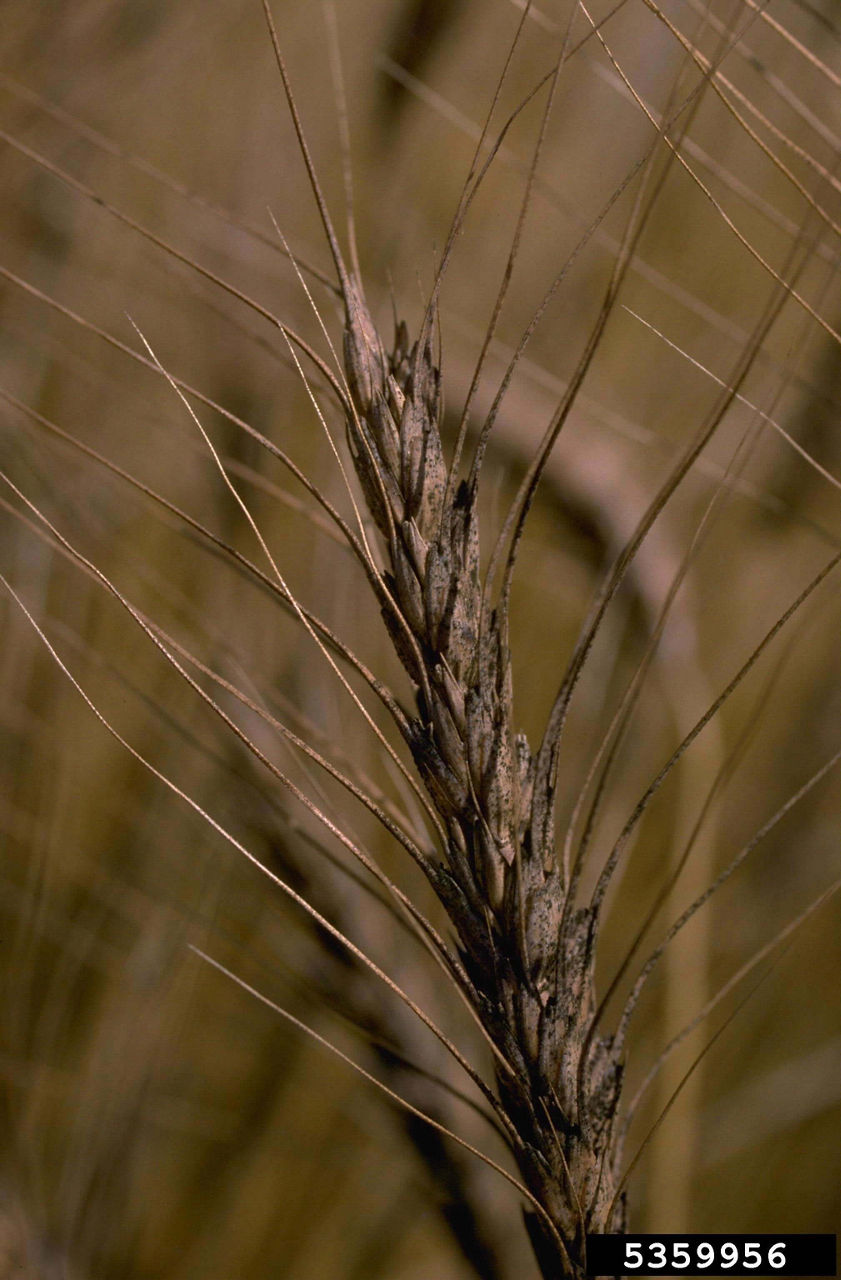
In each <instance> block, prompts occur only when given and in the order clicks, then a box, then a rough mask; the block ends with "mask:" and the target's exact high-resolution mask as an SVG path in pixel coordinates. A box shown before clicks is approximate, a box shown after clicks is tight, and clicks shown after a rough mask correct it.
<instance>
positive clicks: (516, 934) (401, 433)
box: [344, 289, 624, 1277]
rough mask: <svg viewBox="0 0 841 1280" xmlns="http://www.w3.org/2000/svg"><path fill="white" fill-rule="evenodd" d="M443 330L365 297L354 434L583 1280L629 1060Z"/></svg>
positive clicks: (533, 1175)
mask: <svg viewBox="0 0 841 1280" xmlns="http://www.w3.org/2000/svg"><path fill="white" fill-rule="evenodd" d="M430 330H431V326H429V325H428V324H427V325H426V326H425V330H424V334H423V336H422V338H421V339H420V340H419V341H418V342H417V343H416V344H415V345H414V347H412V348H410V346H409V337H408V331H407V329H406V326H405V324H403V323H402V322H401V323H400V324H399V325H398V328H397V334H396V338H395V344H394V349H393V351H392V352H391V354H390V356H388V357H386V356H385V355H384V345H383V343H382V341H381V339H380V337H379V335H378V334H377V332H376V329H375V327H374V325H373V321H372V319H371V316H370V314H369V312H368V310H367V308H366V307H365V306H364V304H363V303H362V302H361V300H360V296H359V294H358V292H357V291H356V290H355V289H354V290H352V291H351V292H350V294H349V297H348V298H347V299H346V332H345V342H344V351H345V362H346V374H347V379H348V384H349V386H350V388H351V393H352V399H353V406H354V410H355V412H354V415H353V416H352V418H350V419H349V420H348V424H347V426H348V437H349V440H350V444H351V451H352V456H353V461H354V465H355V467H356V471H357V475H358V477H359V481H360V484H361V487H362V493H363V495H364V498H365V501H366V503H367V504H368V507H369V510H370V512H371V515H372V516H373V518H374V520H375V522H376V524H377V527H378V528H379V529H380V531H381V532H382V533H383V535H384V536H385V538H386V542H387V556H388V560H389V562H390V563H389V570H388V572H387V574H386V577H385V582H386V585H387V586H388V588H389V591H390V592H391V595H392V599H393V601H394V607H393V609H391V610H389V608H388V607H386V609H385V610H384V616H385V619H386V623H387V625H388V629H389V634H390V635H391V637H392V640H393V641H394V644H395V648H396V651H397V654H398V657H399V658H400V660H401V662H402V663H403V665H404V667H405V669H406V671H407V672H408V674H409V676H410V678H411V679H412V681H413V682H414V684H415V686H416V687H417V691H418V715H417V716H416V717H415V719H414V720H413V721H412V722H411V724H410V727H409V729H408V732H407V740H408V742H409V745H410V747H411V749H412V754H413V757H414V760H415V764H416V765H417V768H418V771H419V773H420V775H421V778H422V780H423V782H424V784H425V786H426V788H427V790H428V792H429V795H430V797H431V798H432V801H433V803H434V805H435V807H436V809H437V810H438V812H439V814H440V816H441V818H442V819H443V822H444V828H445V830H446V831H447V832H448V842H447V848H446V849H445V850H444V851H443V852H444V857H445V863H442V864H440V865H439V867H438V868H437V869H436V871H435V873H434V875H433V877H432V879H433V883H434V886H435V888H436V891H437V893H438V894H439V896H440V897H441V899H442V901H443V903H444V905H445V907H446V908H447V911H448V912H449V915H450V918H451V920H452V922H453V925H454V927H455V929H456V932H457V935H458V938H459V941H460V947H461V952H462V956H463V959H464V963H465V968H466V971H467V974H468V976H469V980H470V984H471V990H470V993H469V994H470V998H471V999H472V1001H473V1003H474V1004H475V1006H476V1009H477V1012H478V1013H479V1016H480V1017H481V1019H482V1021H483V1023H484V1025H485V1028H486V1030H487V1031H488V1033H489V1035H490V1036H491V1038H492V1040H493V1041H494V1043H495V1044H496V1046H497V1048H498V1049H499V1050H500V1053H501V1054H502V1056H503V1058H504V1059H505V1060H507V1062H508V1063H510V1064H511V1066H512V1067H513V1069H514V1070H513V1074H512V1073H509V1072H507V1071H504V1070H503V1069H502V1068H500V1070H499V1074H498V1080H497V1087H498V1092H499V1097H500V1099H501V1101H502V1104H503V1106H504V1108H505V1111H506V1113H507V1115H508V1116H509V1118H510V1120H511V1122H512V1124H513V1128H514V1130H515V1132H516V1134H517V1136H518V1142H517V1143H516V1144H515V1154H516V1157H517V1161H518V1163H519V1166H520V1169H521V1172H522V1175H523V1177H524V1180H525V1182H526V1185H527V1186H528V1188H529V1190H530V1191H531V1192H532V1194H533V1195H534V1196H535V1198H536V1199H537V1201H538V1202H539V1203H540V1204H541V1205H542V1206H543V1208H544V1209H545V1212H546V1214H547V1220H543V1219H541V1218H540V1217H539V1216H537V1215H535V1216H534V1219H533V1222H532V1224H531V1226H530V1231H531V1233H532V1236H533V1239H534V1241H535V1251H536V1254H537V1257H538V1260H539V1261H540V1264H541V1267H542V1269H543V1271H544V1274H545V1275H547V1276H550V1275H551V1276H553V1277H558V1276H565V1277H566V1276H569V1277H573V1276H574V1277H580V1276H583V1274H584V1258H583V1249H584V1236H585V1233H586V1231H588V1230H589V1231H599V1230H601V1231H606V1230H608V1229H611V1228H612V1229H618V1228H620V1227H621V1225H622V1220H623V1214H624V1207H623V1204H622V1202H621V1199H620V1200H619V1201H618V1202H617V1203H616V1204H615V1205H614V1194H615V1185H616V1174H615V1169H614V1165H613V1146H612V1138H613V1122H614V1118H615V1116H616V1112H617V1107H618V1100H619V1087H620V1081H621V1067H620V1063H619V1062H618V1060H617V1059H616V1056H615V1054H614V1052H613V1046H612V1043H611V1041H610V1040H609V1039H606V1038H600V1037H598V1036H595V1037H592V1036H590V1035H589V1034H588V1033H589V1030H590V1026H591V1022H592V1018H593V1014H594V1010H595V1000H594V996H593V964H594V937H595V927H594V926H595V920H594V917H593V915H592V913H590V912H584V911H580V910H574V909H570V907H569V904H568V903H567V892H568V886H567V885H566V884H565V883H564V881H563V877H562V875H561V872H560V870H559V867H558V862H557V858H556V853H555V849H554V842H553V824H552V807H553V805H552V790H551V787H549V788H547V787H544V788H543V789H542V790H541V791H539V792H536V790H535V762H534V758H533V756H532V753H531V750H530V748H529V744H528V742H527V740H526V738H525V737H524V736H523V735H522V734H516V733H515V731H514V722H513V707H512V678H511V660H510V654H509V652H508V648H507V644H506V640H505V629H504V622H503V620H501V619H500V618H499V617H498V616H497V614H496V613H495V612H491V613H490V614H489V615H485V616H484V617H483V616H482V612H481V607H482V579H481V567H480V559H479V530H478V518H477V510H476V496H477V495H476V490H475V486H469V485H468V484H466V483H464V482H462V483H461V484H455V483H448V481H449V480H450V477H449V474H448V469H447V464H446V462H445V457H444V450H443V446H442V442H441V435H440V423H439V415H440V377H439V372H438V369H437V366H436V364H435V360H434V356H433V344H432V340H431V331H430ZM419 663H420V664H422V668H421V666H419ZM549 1222H551V1224H552V1228H551V1229H550V1227H549V1225H548V1224H549Z"/></svg>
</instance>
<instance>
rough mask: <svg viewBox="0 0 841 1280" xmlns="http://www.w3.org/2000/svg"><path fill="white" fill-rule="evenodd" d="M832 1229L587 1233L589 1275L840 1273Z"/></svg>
mask: <svg viewBox="0 0 841 1280" xmlns="http://www.w3.org/2000/svg"><path fill="white" fill-rule="evenodd" d="M837 1274H838V1268H837V1262H836V1237H835V1236H834V1235H783V1234H782V1233H781V1234H780V1235H705V1236H704V1235H633V1234H631V1235H626V1236H590V1235H588V1237H587V1275H588V1276H657V1275H661V1276H682V1275H683V1276H740V1277H742V1276H756V1277H757V1278H758V1280H768V1278H769V1277H774V1276H836V1275H837Z"/></svg>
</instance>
